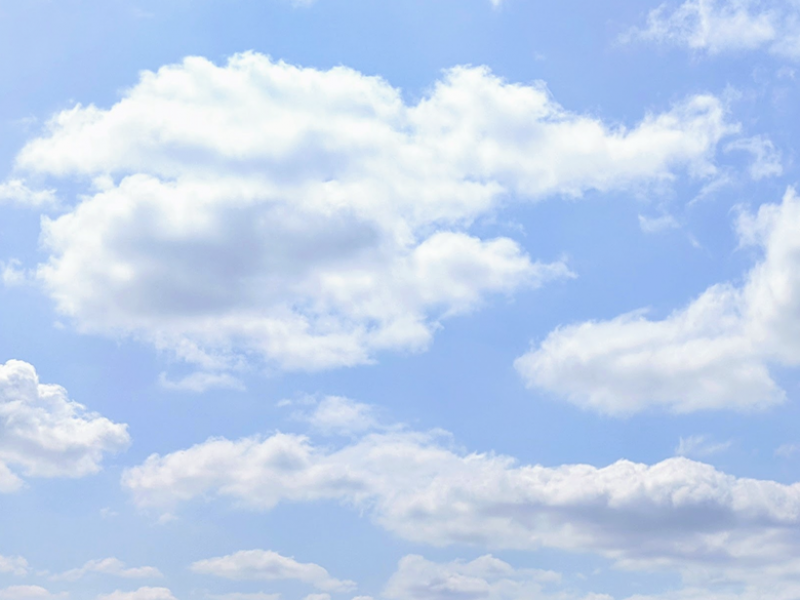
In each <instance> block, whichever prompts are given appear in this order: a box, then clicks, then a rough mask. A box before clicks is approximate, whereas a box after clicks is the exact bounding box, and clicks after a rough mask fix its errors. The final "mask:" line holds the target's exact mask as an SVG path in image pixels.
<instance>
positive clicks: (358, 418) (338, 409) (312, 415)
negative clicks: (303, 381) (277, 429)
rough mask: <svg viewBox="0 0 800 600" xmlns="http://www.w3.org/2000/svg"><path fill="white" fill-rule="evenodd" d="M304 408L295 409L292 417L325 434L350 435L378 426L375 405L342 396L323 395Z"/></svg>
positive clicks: (311, 399)
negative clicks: (320, 398)
mask: <svg viewBox="0 0 800 600" xmlns="http://www.w3.org/2000/svg"><path fill="white" fill-rule="evenodd" d="M309 400H310V401H311V402H312V404H310V405H307V406H306V407H304V408H305V410H298V411H295V413H294V414H293V417H294V418H295V419H297V420H299V421H304V422H306V423H308V424H309V425H310V426H311V428H312V429H313V430H315V431H317V432H320V433H323V434H327V435H331V434H334V435H352V434H355V433H363V432H365V431H369V430H371V429H376V428H378V427H379V424H378V419H377V418H376V416H375V407H374V406H372V405H370V404H364V403H362V402H356V401H355V400H350V399H349V398H345V397H343V396H325V397H324V398H322V400H319V401H317V400H316V399H314V398H309Z"/></svg>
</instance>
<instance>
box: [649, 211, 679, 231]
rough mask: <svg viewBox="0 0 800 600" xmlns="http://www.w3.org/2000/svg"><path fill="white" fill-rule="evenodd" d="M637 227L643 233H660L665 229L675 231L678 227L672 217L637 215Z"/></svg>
mask: <svg viewBox="0 0 800 600" xmlns="http://www.w3.org/2000/svg"><path fill="white" fill-rule="evenodd" d="M639 227H640V228H641V230H642V231H643V232H644V233H660V232H662V231H666V230H667V229H677V228H678V227H680V225H679V224H678V221H677V220H676V219H675V217H673V216H672V215H661V216H659V217H646V216H644V215H639Z"/></svg>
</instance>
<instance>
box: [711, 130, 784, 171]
mask: <svg viewBox="0 0 800 600" xmlns="http://www.w3.org/2000/svg"><path fill="white" fill-rule="evenodd" d="M731 150H743V151H745V152H748V153H750V155H751V156H752V157H753V162H752V163H750V167H749V168H748V171H749V173H750V177H751V178H752V179H753V180H755V181H758V180H760V179H765V178H767V177H777V176H779V175H782V174H783V163H782V162H781V153H780V152H779V151H778V150H777V149H776V148H775V144H773V143H772V141H771V140H769V139H767V138H765V137H764V136H754V137H750V138H742V139H738V140H735V141H733V142H731V143H729V144H728V145H727V146H725V151H726V152H730V151H731Z"/></svg>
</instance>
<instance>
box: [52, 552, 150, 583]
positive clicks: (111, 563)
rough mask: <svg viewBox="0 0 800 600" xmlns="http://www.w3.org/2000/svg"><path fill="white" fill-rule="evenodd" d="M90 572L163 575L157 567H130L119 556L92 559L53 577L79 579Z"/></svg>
mask: <svg viewBox="0 0 800 600" xmlns="http://www.w3.org/2000/svg"><path fill="white" fill-rule="evenodd" d="M89 573H101V574H103V575H115V576H117V577H126V578H129V579H140V578H152V577H161V576H162V575H161V571H159V570H158V569H156V568H155V567H128V566H126V565H125V563H124V562H122V561H121V560H119V559H118V558H113V557H111V558H103V559H99V560H90V561H88V562H87V563H86V564H85V565H83V566H82V567H80V568H77V569H70V570H69V571H65V572H64V573H61V574H60V575H56V576H54V577H53V579H61V580H65V581H77V580H78V579H81V578H82V577H84V576H85V575H88V574H89Z"/></svg>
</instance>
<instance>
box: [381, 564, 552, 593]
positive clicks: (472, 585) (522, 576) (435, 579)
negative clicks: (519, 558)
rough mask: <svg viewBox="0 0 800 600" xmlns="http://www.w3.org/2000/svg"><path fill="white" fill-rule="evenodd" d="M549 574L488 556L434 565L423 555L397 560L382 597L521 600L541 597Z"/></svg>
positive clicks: (548, 579) (549, 572)
mask: <svg viewBox="0 0 800 600" xmlns="http://www.w3.org/2000/svg"><path fill="white" fill-rule="evenodd" d="M559 579H560V576H559V575H558V574H557V573H554V572H552V571H539V570H535V569H523V570H516V569H514V568H513V567H512V566H511V565H509V564H508V563H505V562H503V561H502V560H499V559H497V558H494V557H493V556H491V555H486V556H482V557H480V558H477V559H475V560H473V561H471V562H464V561H453V562H450V563H444V564H441V563H434V562H431V561H429V560H426V559H425V558H423V557H422V556H417V555H409V556H406V557H404V558H403V559H401V560H400V564H399V565H398V567H397V571H396V572H395V573H394V575H392V577H391V579H390V580H389V583H388V584H387V585H386V588H385V589H384V591H383V594H382V596H383V597H385V598H388V599H390V600H524V599H529V598H542V597H544V595H543V594H542V583H543V582H552V581H558V580H559Z"/></svg>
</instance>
